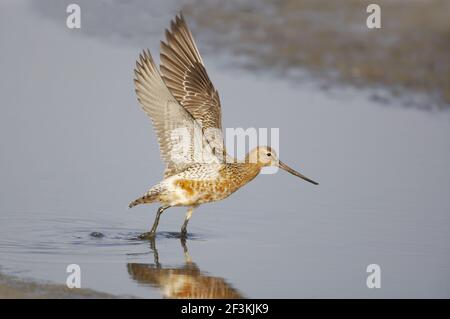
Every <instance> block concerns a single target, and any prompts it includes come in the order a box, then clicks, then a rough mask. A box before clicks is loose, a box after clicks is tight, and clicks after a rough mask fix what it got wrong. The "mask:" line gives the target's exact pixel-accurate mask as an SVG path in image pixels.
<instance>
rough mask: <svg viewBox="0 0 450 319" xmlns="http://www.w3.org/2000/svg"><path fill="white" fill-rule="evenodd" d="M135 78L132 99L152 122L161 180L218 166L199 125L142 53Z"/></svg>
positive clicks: (151, 62)
mask: <svg viewBox="0 0 450 319" xmlns="http://www.w3.org/2000/svg"><path fill="white" fill-rule="evenodd" d="M135 76H136V77H135V80H134V82H135V86H136V95H137V97H138V100H139V103H140V104H141V106H142V108H143V110H144V111H145V113H147V115H148V116H149V117H150V118H151V119H152V122H153V126H154V129H155V131H156V134H157V136H158V141H159V147H160V151H161V157H162V158H163V160H164V161H165V162H166V164H167V169H166V172H165V177H167V176H171V175H173V174H175V173H177V172H180V171H182V170H184V169H185V168H186V167H187V166H189V165H191V164H193V163H202V162H208V163H219V162H220V160H219V158H217V157H216V156H214V155H213V154H212V150H211V147H210V146H209V143H208V141H207V140H206V139H205V137H204V135H203V133H202V129H201V127H200V125H199V123H197V121H196V120H195V119H194V118H193V117H192V115H191V114H190V113H189V112H188V111H187V110H186V109H184V108H183V107H182V106H181V105H180V104H179V103H178V101H177V100H176V99H175V98H174V96H173V95H172V94H171V92H170V91H169V89H168V88H167V86H166V84H165V83H164V81H163V80H162V78H161V75H160V73H159V71H158V69H157V68H156V66H155V63H154V62H153V59H152V57H151V55H150V52H148V51H147V52H145V51H144V52H143V53H142V54H141V55H140V56H139V60H138V61H137V62H136V69H135Z"/></svg>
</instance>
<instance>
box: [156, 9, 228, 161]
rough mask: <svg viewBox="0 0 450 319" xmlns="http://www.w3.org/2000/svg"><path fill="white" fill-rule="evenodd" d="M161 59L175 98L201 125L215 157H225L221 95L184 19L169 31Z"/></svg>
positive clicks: (181, 18)
mask: <svg viewBox="0 0 450 319" xmlns="http://www.w3.org/2000/svg"><path fill="white" fill-rule="evenodd" d="M160 59H161V66H160V69H161V73H162V75H163V79H164V82H165V83H166V85H167V87H168V88H169V90H170V91H171V92H172V94H173V96H174V97H175V98H176V99H177V101H178V102H179V103H180V104H181V105H182V106H183V107H184V108H185V109H186V110H187V111H188V112H189V113H190V114H192V116H193V117H194V118H195V119H196V120H197V121H198V122H199V124H200V125H201V127H202V129H203V131H204V132H205V134H206V139H207V140H208V141H209V142H210V144H211V146H212V148H213V149H215V153H216V154H218V155H219V154H221V153H224V145H223V136H222V114H221V106H220V99H219V93H218V92H217V90H216V89H215V88H214V86H213V84H212V82H211V80H210V79H209V76H208V74H207V72H206V69H205V66H204V64H203V60H202V58H201V56H200V53H199V51H198V49H197V46H196V45H195V41H194V38H193V36H192V33H191V31H190V30H189V28H188V26H187V24H186V21H185V20H184V17H183V16H182V15H180V16H177V17H176V18H175V21H172V22H171V28H170V31H168V30H166V43H165V42H161V55H160Z"/></svg>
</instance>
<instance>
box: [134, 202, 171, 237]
mask: <svg viewBox="0 0 450 319" xmlns="http://www.w3.org/2000/svg"><path fill="white" fill-rule="evenodd" d="M169 207H170V206H161V207H160V208H158V211H157V212H156V217H155V221H154V222H153V226H152V229H151V230H150V232H148V233H144V234H141V235H140V236H139V238H141V239H149V238H154V237H155V235H156V228H158V224H159V217H161V214H162V213H163V212H164V211H165V210H166V209H167V208H169Z"/></svg>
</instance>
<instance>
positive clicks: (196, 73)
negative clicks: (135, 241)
mask: <svg viewBox="0 0 450 319" xmlns="http://www.w3.org/2000/svg"><path fill="white" fill-rule="evenodd" d="M160 71H161V73H160ZM160 71H158V68H157V67H156V65H155V63H154V62H153V59H152V57H151V55H150V52H148V51H144V52H143V53H142V54H141V55H140V57H139V60H138V61H137V63H136V69H135V75H136V77H135V86H136V95H137V97H138V101H139V103H140V104H141V106H142V108H143V110H144V111H145V113H146V114H147V115H148V116H149V117H150V118H151V119H152V122H153V126H154V128H155V131H156V134H157V136H158V142H159V146H160V150H161V156H162V158H163V160H164V161H165V163H166V165H167V166H166V170H165V173H164V179H163V180H162V181H161V182H160V183H158V184H157V185H155V186H153V187H152V188H151V189H150V190H149V191H148V192H147V193H145V194H144V195H143V196H141V197H140V198H138V199H136V200H134V201H132V202H131V203H130V205H129V207H130V208H131V207H134V206H136V205H139V204H147V203H153V202H160V203H161V204H162V206H161V207H160V208H159V209H158V212H157V215H156V218H155V222H154V223H153V227H152V229H151V231H150V232H149V233H146V234H144V235H143V237H153V236H154V235H155V233H156V228H157V226H158V222H159V218H160V215H161V214H162V212H163V211H164V210H165V209H167V208H169V207H172V206H188V207H190V208H189V210H188V213H187V214H186V218H185V221H184V224H183V227H182V234H183V235H186V227H187V223H188V221H189V219H190V218H191V216H192V212H193V208H194V207H196V206H198V205H200V204H203V203H208V202H213V201H218V200H222V199H224V198H226V197H228V196H229V195H231V194H232V193H234V192H235V191H237V190H238V189H239V188H241V187H242V186H244V185H245V184H247V183H248V182H250V181H251V180H253V179H254V178H255V177H256V176H257V175H258V174H259V173H260V171H261V169H262V168H263V167H264V166H278V167H280V168H282V169H284V170H286V171H288V172H290V173H291V174H294V175H296V176H298V177H301V178H303V179H305V180H307V181H309V182H311V183H314V184H317V183H316V182H314V181H312V180H310V179H308V178H307V177H305V176H303V175H301V174H300V173H298V172H296V171H294V170H293V169H291V168H290V167H288V166H287V165H286V164H284V163H282V162H281V161H279V160H278V158H277V155H276V153H275V151H274V150H273V149H272V148H270V147H268V146H259V147H257V148H255V149H253V150H252V151H251V152H250V153H249V154H248V155H247V156H246V158H245V161H242V162H238V161H236V160H235V159H233V158H231V157H230V156H229V155H227V153H226V151H225V147H224V143H223V137H222V123H221V105H220V99H219V94H218V92H217V90H216V89H215V88H214V86H213V84H212V82H211V80H210V79H209V76H208V74H207V72H206V68H205V65H204V63H203V60H202V58H201V56H200V53H199V51H198V49H197V46H196V44H195V42H194V39H193V37H192V33H191V32H190V30H189V28H188V27H187V24H186V22H185V20H184V18H183V16H182V15H180V16H177V17H176V18H175V20H174V21H172V23H171V28H170V31H169V30H166V42H162V43H161V66H160Z"/></svg>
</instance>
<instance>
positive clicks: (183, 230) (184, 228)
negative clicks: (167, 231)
mask: <svg viewBox="0 0 450 319" xmlns="http://www.w3.org/2000/svg"><path fill="white" fill-rule="evenodd" d="M193 211H194V207H189V209H188V211H187V213H186V217H185V218H184V223H183V226H181V237H186V235H187V224H188V223H189V219H191V216H192V213H193Z"/></svg>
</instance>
